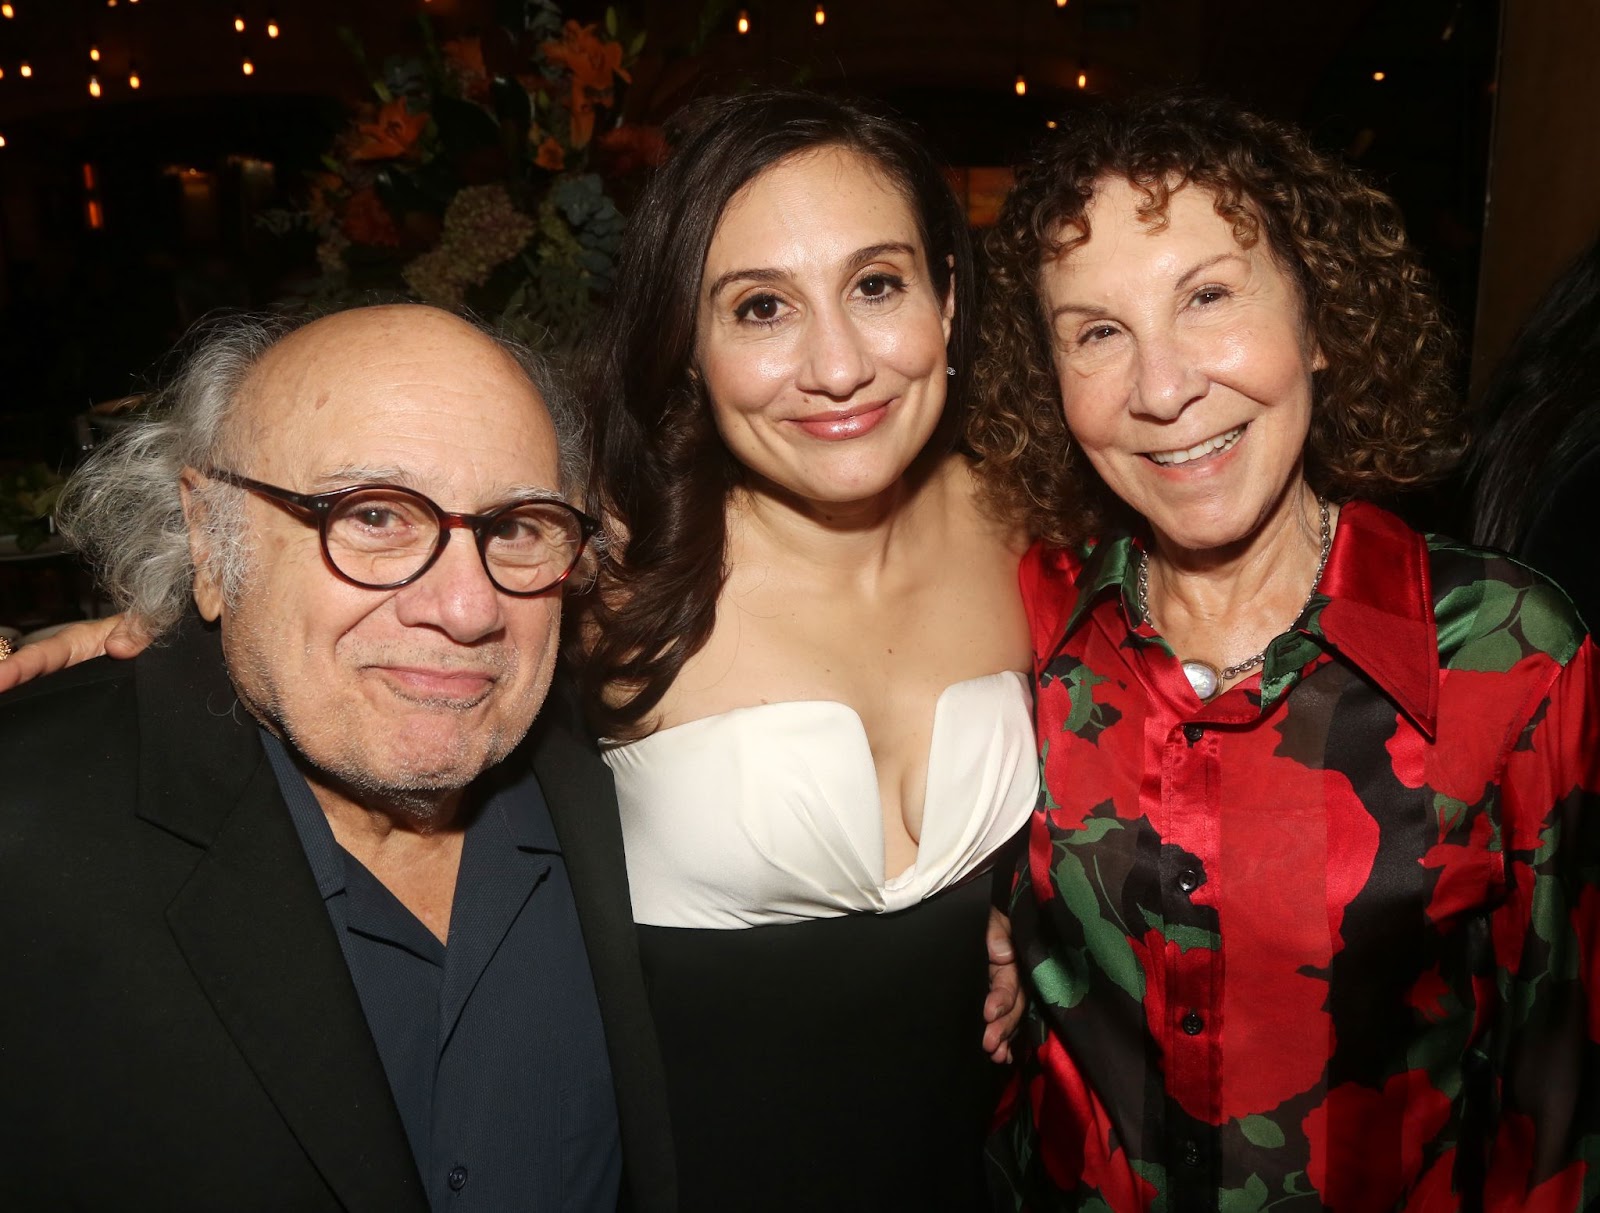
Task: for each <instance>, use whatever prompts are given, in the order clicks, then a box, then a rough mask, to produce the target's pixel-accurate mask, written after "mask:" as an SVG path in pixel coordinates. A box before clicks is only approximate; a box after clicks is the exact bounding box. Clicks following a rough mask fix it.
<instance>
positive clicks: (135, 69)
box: [128, 63, 144, 88]
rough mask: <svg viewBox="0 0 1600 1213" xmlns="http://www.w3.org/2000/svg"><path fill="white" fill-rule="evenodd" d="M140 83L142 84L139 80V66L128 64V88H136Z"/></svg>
mask: <svg viewBox="0 0 1600 1213" xmlns="http://www.w3.org/2000/svg"><path fill="white" fill-rule="evenodd" d="M142 83H144V82H143V81H142V80H140V79H139V65H138V64H137V63H130V64H128V87H129V88H138V87H139V86H140V85H141V84H142Z"/></svg>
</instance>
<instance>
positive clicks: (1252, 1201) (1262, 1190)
mask: <svg viewBox="0 0 1600 1213" xmlns="http://www.w3.org/2000/svg"><path fill="white" fill-rule="evenodd" d="M1266 1203H1267V1185H1266V1184H1265V1183H1264V1182H1262V1179H1261V1177H1260V1176H1259V1175H1252V1176H1251V1177H1250V1178H1249V1179H1247V1180H1246V1181H1245V1185H1244V1187H1242V1188H1222V1189H1220V1190H1219V1191H1218V1192H1217V1213H1257V1210H1259V1209H1260V1208H1261V1207H1262V1206H1263V1205H1264V1204H1266Z"/></svg>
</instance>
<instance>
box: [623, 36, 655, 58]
mask: <svg viewBox="0 0 1600 1213" xmlns="http://www.w3.org/2000/svg"><path fill="white" fill-rule="evenodd" d="M649 34H650V31H649V30H640V31H639V32H638V33H637V34H635V35H634V36H633V41H632V42H630V43H628V58H630V59H637V58H638V57H639V52H640V51H642V50H644V40H645V39H646V38H647V37H648V36H649Z"/></svg>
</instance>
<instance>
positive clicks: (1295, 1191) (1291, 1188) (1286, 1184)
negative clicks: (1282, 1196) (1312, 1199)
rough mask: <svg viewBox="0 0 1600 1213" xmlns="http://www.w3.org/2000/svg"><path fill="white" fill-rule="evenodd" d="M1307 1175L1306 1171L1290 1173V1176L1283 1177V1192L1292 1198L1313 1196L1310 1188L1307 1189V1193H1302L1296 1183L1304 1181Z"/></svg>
mask: <svg viewBox="0 0 1600 1213" xmlns="http://www.w3.org/2000/svg"><path fill="white" fill-rule="evenodd" d="M1305 1175H1306V1173H1305V1172H1304V1171H1290V1172H1289V1174H1287V1175H1285V1176H1284V1177H1283V1190H1284V1191H1285V1192H1287V1193H1288V1194H1289V1195H1290V1196H1310V1195H1311V1194H1312V1192H1311V1188H1310V1187H1307V1188H1306V1189H1305V1191H1303V1192H1302V1191H1301V1190H1300V1188H1299V1186H1298V1185H1297V1184H1296V1183H1295V1180H1297V1179H1304V1178H1305Z"/></svg>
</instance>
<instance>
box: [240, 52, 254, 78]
mask: <svg viewBox="0 0 1600 1213" xmlns="http://www.w3.org/2000/svg"><path fill="white" fill-rule="evenodd" d="M239 70H240V71H241V72H243V73H244V74H245V75H247V76H253V75H255V74H256V65H255V64H254V63H251V62H250V56H249V55H246V56H245V57H244V62H243V63H241V64H240V65H239Z"/></svg>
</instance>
